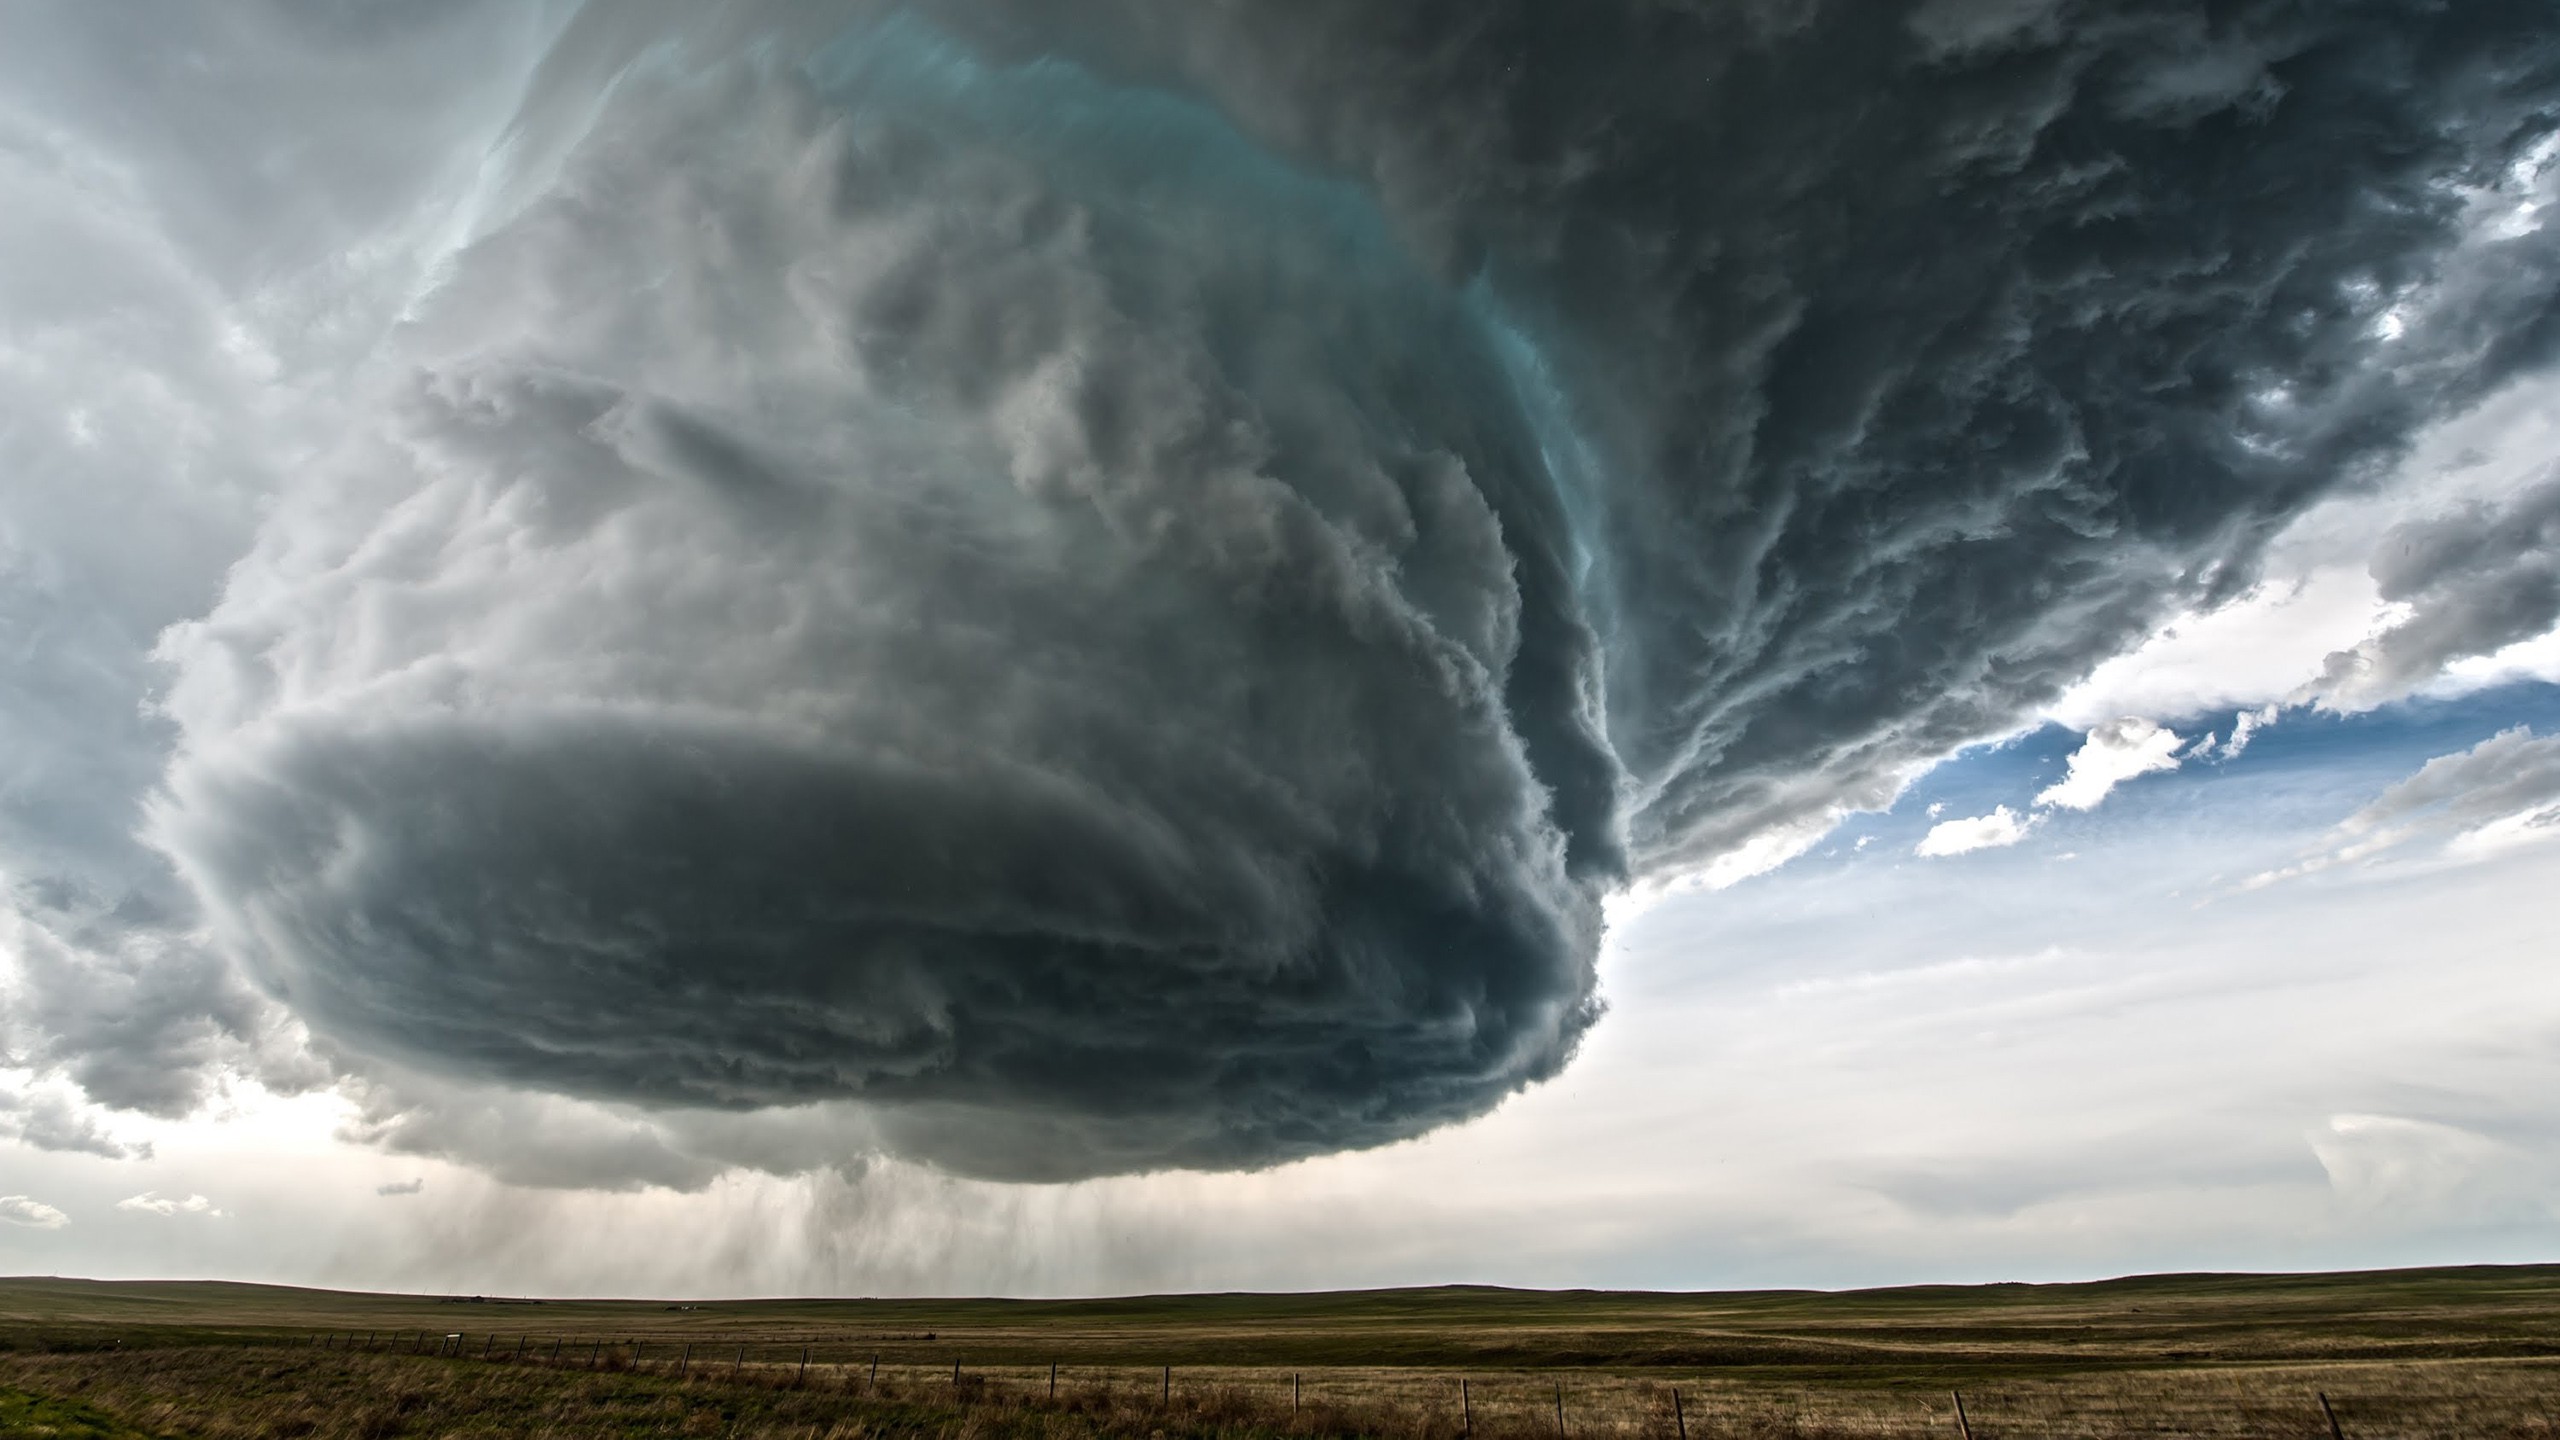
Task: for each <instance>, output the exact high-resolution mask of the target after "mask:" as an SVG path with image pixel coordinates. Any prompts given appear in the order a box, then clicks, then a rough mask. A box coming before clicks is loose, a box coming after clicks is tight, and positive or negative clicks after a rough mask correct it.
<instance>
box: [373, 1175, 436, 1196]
mask: <svg viewBox="0 0 2560 1440" xmlns="http://www.w3.org/2000/svg"><path fill="white" fill-rule="evenodd" d="M426 1188H427V1179H426V1177H425V1176H423V1175H421V1176H419V1177H418V1178H417V1179H415V1180H400V1181H395V1182H393V1183H391V1184H389V1185H376V1186H374V1187H373V1193H374V1194H376V1195H415V1194H417V1193H418V1192H419V1191H421V1190H424V1189H426Z"/></svg>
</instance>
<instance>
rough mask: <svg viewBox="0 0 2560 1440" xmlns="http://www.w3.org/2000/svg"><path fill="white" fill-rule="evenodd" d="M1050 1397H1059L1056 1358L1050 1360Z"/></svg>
mask: <svg viewBox="0 0 2560 1440" xmlns="http://www.w3.org/2000/svg"><path fill="white" fill-rule="evenodd" d="M1049 1398H1050V1399H1052V1400H1055V1399H1057V1398H1058V1362H1057V1361H1055V1360H1052V1361H1050V1362H1049Z"/></svg>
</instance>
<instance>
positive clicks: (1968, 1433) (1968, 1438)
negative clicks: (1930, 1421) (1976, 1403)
mask: <svg viewBox="0 0 2560 1440" xmlns="http://www.w3.org/2000/svg"><path fill="white" fill-rule="evenodd" d="M1947 1393H1948V1394H1950V1395H1952V1396H1954V1397H1955V1400H1956V1428H1957V1429H1958V1430H1961V1431H1963V1432H1964V1440H1973V1422H1972V1421H1970V1420H1967V1419H1966V1418H1965V1417H1964V1392H1963V1391H1961V1390H1950V1391H1948V1392H1947Z"/></svg>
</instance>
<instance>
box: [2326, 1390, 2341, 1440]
mask: <svg viewBox="0 0 2560 1440" xmlns="http://www.w3.org/2000/svg"><path fill="white" fill-rule="evenodd" d="M2319 1394H2320V1413H2321V1414H2323V1415H2326V1416H2327V1417H2329V1440H2347V1432H2346V1431H2344V1430H2341V1429H2339V1428H2338V1412H2337V1411H2335V1410H2332V1409H2330V1408H2329V1392H2327V1391H2326V1390H2323V1391H2321V1392H2319Z"/></svg>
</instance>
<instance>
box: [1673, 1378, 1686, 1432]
mask: <svg viewBox="0 0 2560 1440" xmlns="http://www.w3.org/2000/svg"><path fill="white" fill-rule="evenodd" d="M1671 1423H1672V1424H1674V1425H1677V1426H1679V1427H1680V1440H1689V1416H1688V1414H1687V1413H1686V1412H1685V1411H1683V1410H1682V1409H1681V1408H1680V1387H1679V1386H1677V1385H1674V1386H1672V1387H1671Z"/></svg>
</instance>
